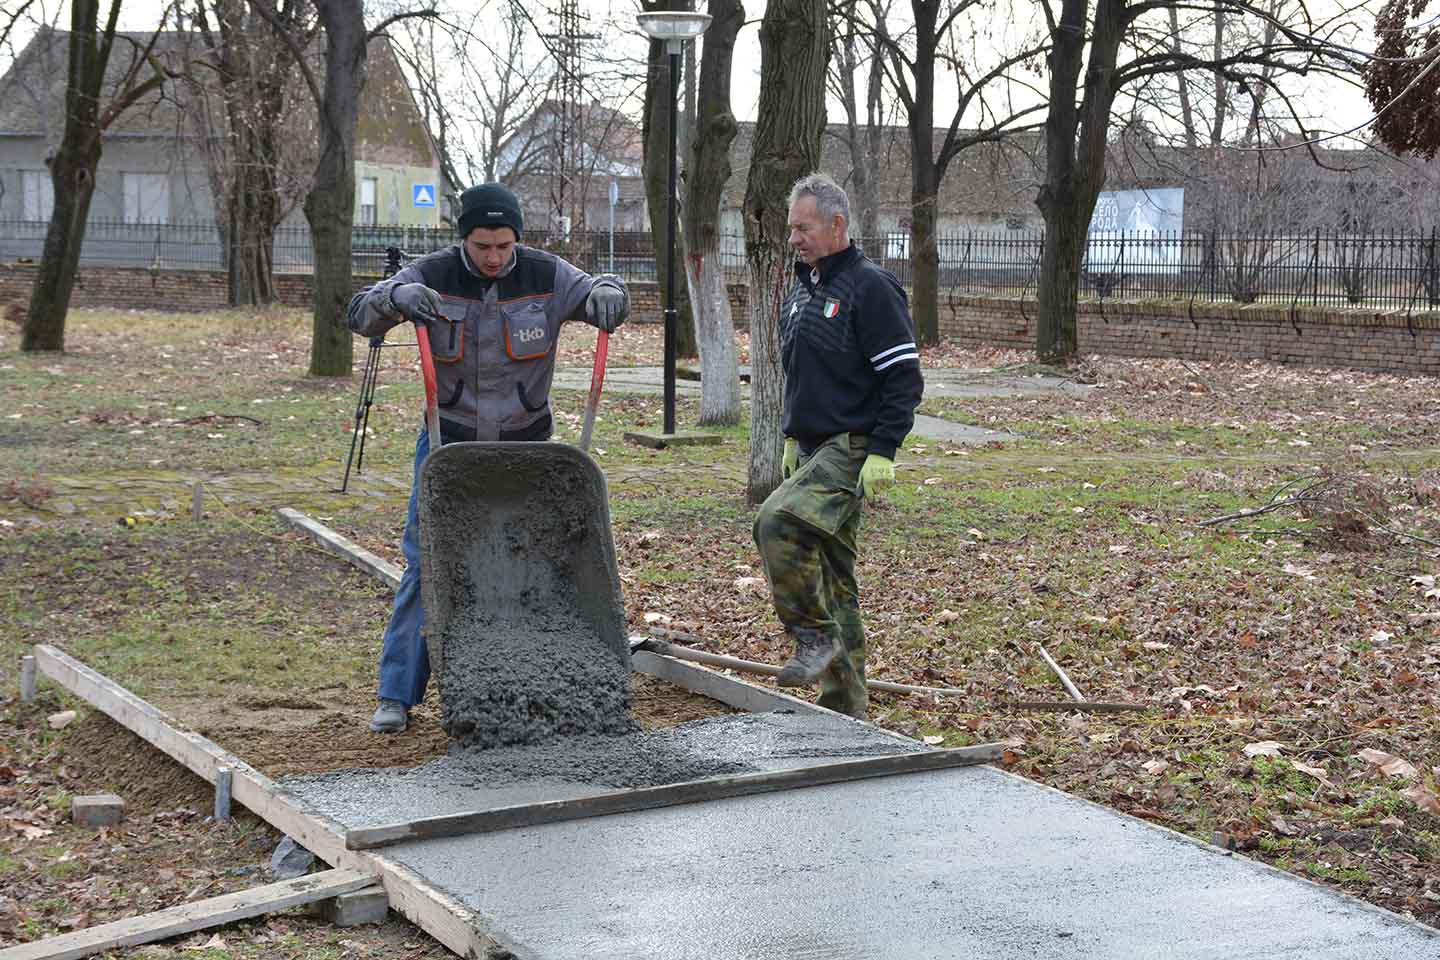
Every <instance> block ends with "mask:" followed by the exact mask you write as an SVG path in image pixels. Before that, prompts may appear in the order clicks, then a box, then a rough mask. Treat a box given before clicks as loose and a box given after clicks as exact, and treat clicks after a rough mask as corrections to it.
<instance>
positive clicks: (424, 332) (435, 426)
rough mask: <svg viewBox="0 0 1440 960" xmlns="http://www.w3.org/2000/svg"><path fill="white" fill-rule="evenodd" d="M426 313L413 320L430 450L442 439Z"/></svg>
mask: <svg viewBox="0 0 1440 960" xmlns="http://www.w3.org/2000/svg"><path fill="white" fill-rule="evenodd" d="M429 319H430V316H429V315H428V314H422V315H421V316H420V317H419V318H417V319H416V320H415V321H414V322H415V345H416V346H417V347H419V349H420V378H421V379H422V380H423V381H424V382H425V433H426V436H427V438H428V440H429V444H430V450H431V452H434V451H436V450H439V449H440V444H442V443H443V442H444V441H443V440H442V439H441V437H440V402H439V390H438V389H437V387H436V386H435V355H434V354H433V353H431V352H430V330H429V328H427V327H426V325H425V321H427V320H429Z"/></svg>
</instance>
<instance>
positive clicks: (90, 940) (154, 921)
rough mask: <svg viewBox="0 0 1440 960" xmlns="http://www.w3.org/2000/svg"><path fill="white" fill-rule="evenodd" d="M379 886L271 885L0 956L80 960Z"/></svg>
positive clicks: (348, 879) (358, 878)
mask: <svg viewBox="0 0 1440 960" xmlns="http://www.w3.org/2000/svg"><path fill="white" fill-rule="evenodd" d="M374 885H375V878H374V877H373V876H371V875H370V874H368V873H357V872H356V871H354V870H324V871H322V872H320V873H312V874H309V875H308V876H304V877H297V878H295V879H294V880H283V881H281V882H279V883H268V884H266V885H265V886H263V887H254V888H252V889H250V890H241V891H240V892H238V893H227V894H225V895H223V896H219V897H211V898H210V899H208V900H197V901H196V902H194V903H182V904H180V905H179V906H175V907H169V908H167V909H165V910H157V911H156V912H154V913H147V914H144V915H143V916H139V917H129V918H127V919H125V920H116V921H115V922H114V923H102V924H100V925H99V926H96V927H90V928H88V929H85V930H76V931H74V932H73V933H63V934H61V935H59V936H57V937H49V938H47V939H45V940H36V941H35V942H33V943H22V944H20V945H19V946H16V947H8V948H6V949H3V950H0V960H75V958H78V957H88V956H92V955H94V954H97V953H104V952H105V951H106V950H114V949H117V948H119V947H131V946H135V945H136V944H141V943H154V942H155V941H156V940H166V939H169V938H170V937H178V936H180V935H181V934H183V933H193V932H195V931H196V930H205V929H207V928H209V927H219V926H223V925H224V924H227V923H234V922H236V921H237V920H248V919H249V918H251V917H258V916H261V915H262V914H266V913H274V912H275V911H277V910H285V909H287V908H289V907H298V906H300V905H301V904H305V903H314V902H315V901H317V900H329V899H330V898H331V897H338V896H339V895H340V894H342V893H350V892H352V891H355V890H362V889H364V888H365V887H372V886H374Z"/></svg>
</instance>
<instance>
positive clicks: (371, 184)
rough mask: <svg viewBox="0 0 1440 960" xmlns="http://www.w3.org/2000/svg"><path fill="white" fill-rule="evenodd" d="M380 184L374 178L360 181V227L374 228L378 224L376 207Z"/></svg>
mask: <svg viewBox="0 0 1440 960" xmlns="http://www.w3.org/2000/svg"><path fill="white" fill-rule="evenodd" d="M378 185H379V183H378V181H377V180H376V179H375V178H374V177H365V178H363V179H362V180H361V181H360V226H362V227H373V226H375V224H376V223H377V222H378V217H377V216H376V214H377V212H378V210H377V208H376V206H375V192H376V188H377V187H378Z"/></svg>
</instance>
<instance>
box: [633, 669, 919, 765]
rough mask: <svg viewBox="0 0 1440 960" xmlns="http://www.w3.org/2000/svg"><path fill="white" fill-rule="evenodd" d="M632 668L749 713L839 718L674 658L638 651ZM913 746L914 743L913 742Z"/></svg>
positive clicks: (798, 700)
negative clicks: (801, 714) (780, 713)
mask: <svg viewBox="0 0 1440 960" xmlns="http://www.w3.org/2000/svg"><path fill="white" fill-rule="evenodd" d="M630 667H631V669H633V670H634V671H635V672H636V673H643V674H646V675H647V676H651V677H657V678H659V679H661V680H666V681H669V682H670V683H673V684H675V685H676V686H679V687H684V688H685V689H686V690H689V691H690V692H691V693H698V694H700V695H702V696H706V697H709V698H710V699H711V700H719V701H720V702H721V703H723V704H727V705H728V706H732V707H735V708H736V709H737V710H744V711H745V712H747V713H775V712H778V711H787V710H788V711H793V712H795V713H824V714H830V715H834V716H838V714H835V713H834V711H831V710H826V709H825V708H824V707H819V706H816V705H815V704H813V703H811V702H810V701H808V700H801V699H800V698H799V697H792V696H790V695H789V694H785V693H781V692H779V691H778V690H771V689H769V688H768V687H762V686H760V685H759V684H754V683H746V682H745V681H744V680H737V679H735V678H734V677H727V676H724V675H722V674H719V673H716V672H715V671H714V670H707V669H705V668H704V667H700V666H696V665H694V664H690V663H685V662H684V661H683V660H677V659H675V658H674V657H667V656H664V655H663V654H658V653H650V652H649V651H648V650H637V651H636V652H635V653H633V654H631V655H630ZM911 742H912V743H913V741H911Z"/></svg>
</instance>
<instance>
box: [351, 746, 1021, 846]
mask: <svg viewBox="0 0 1440 960" xmlns="http://www.w3.org/2000/svg"><path fill="white" fill-rule="evenodd" d="M1004 749H1005V748H1004V746H1003V745H1001V744H998V743H986V744H980V745H978V746H973V747H958V748H956V749H953V750H926V751H924V752H921V753H901V754H896V755H894V756H889V757H866V758H864V759H862V760H841V761H838V762H833V763H821V764H816V765H815V766H813V767H801V768H799V769H795V770H773V771H766V772H764V773H750V774H744V775H742V776H738V777H713V778H710V779H707V780H687V781H685V782H684V783H670V784H666V785H664V786H660V787H643V788H640V789H637V790H617V791H615V792H613V793H601V794H597V795H595V796H591V797H579V798H576V799H573V800H548V801H545V802H542V803H526V804H516V805H514V806H508V807H496V808H494V809H492V810H476V811H472V812H467V813H454V814H446V815H444V816H438V817H426V818H424V819H422V820H412V821H410V822H408V823H393V824H386V825H384V826H379V827H364V828H361V829H356V830H351V831H349V832H348V833H346V835H345V845H346V846H347V847H348V848H349V849H351V850H370V849H373V848H375V847H382V846H386V845H388V844H392V843H402V842H404V841H407V840H429V839H433V838H436V837H456V836H462V835H465V834H474V833H493V832H494V831H496V830H510V829H513V828H516V827H534V826H538V825H540V824H545V823H560V822H563V821H566V820H582V819H585V818H587V817H605V816H610V815H612V814H617V813H634V812H636V811H639V810H655V809H658V808H660V807H673V806H678V805H680V804H686V803H705V802H708V801H712V800H724V799H728V798H731V797H748V796H753V795H755V794H759V793H775V792H778V791H781V790H796V789H801V788H805V787H819V786H824V785H826V784H833V783H849V782H853V781H855V780H868V779H871V778H873V777H891V776H897V775H900V774H907V773H921V772H925V771H929V770H947V769H950V768H952V767H967V766H973V765H975V764H979V763H988V762H990V761H991V760H998V759H1000V756H1001V754H1003V753H1004Z"/></svg>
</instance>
